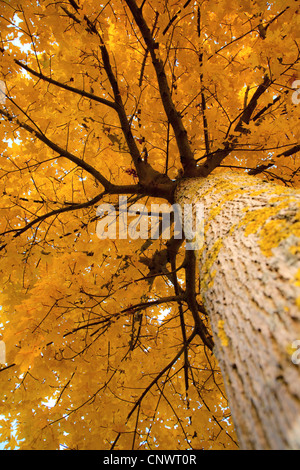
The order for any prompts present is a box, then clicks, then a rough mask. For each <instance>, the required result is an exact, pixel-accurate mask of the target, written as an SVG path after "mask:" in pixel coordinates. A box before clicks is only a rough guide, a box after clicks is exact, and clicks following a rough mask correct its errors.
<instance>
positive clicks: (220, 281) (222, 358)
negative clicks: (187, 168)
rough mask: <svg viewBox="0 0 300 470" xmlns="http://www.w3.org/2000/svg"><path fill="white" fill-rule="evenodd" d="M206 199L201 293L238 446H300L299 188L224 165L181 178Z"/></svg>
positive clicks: (197, 197) (188, 197)
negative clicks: (299, 354)
mask: <svg viewBox="0 0 300 470" xmlns="http://www.w3.org/2000/svg"><path fill="white" fill-rule="evenodd" d="M175 198H176V202H177V203H179V204H181V205H183V204H186V203H196V202H202V203H203V204H204V223H205V228H204V243H203V246H202V247H201V248H200V249H199V251H198V253H197V257H198V260H199V274H200V286H201V292H200V293H201V296H202V299H203V302H204V305H205V307H206V310H207V312H208V313H209V316H210V322H211V328H212V331H213V336H214V341H215V347H214V353H215V355H216V357H217V359H218V362H219V365H220V368H221V371H222V373H223V379H224V383H225V387H226V392H227V396H228V400H229V405H230V408H231V412H232V416H233V420H234V423H235V427H236V432H237V435H238V439H239V442H240V446H241V448H243V449H300V365H297V364H295V363H294V362H295V361H294V362H293V360H292V359H293V357H295V351H296V350H295V348H294V346H293V343H294V341H295V340H299V339H300V192H299V191H295V190H292V189H287V188H284V187H281V186H277V185H273V184H270V183H266V182H263V181H262V180H261V179H258V178H257V177H253V176H248V175H241V174H234V173H223V174H222V175H216V176H210V177H209V178H207V179H204V178H194V179H184V180H182V181H181V182H180V183H179V185H178V187H177V190H176V193H175Z"/></svg>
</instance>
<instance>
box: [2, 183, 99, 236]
mask: <svg viewBox="0 0 300 470" xmlns="http://www.w3.org/2000/svg"><path fill="white" fill-rule="evenodd" d="M105 193H106V192H105V191H104V192H103V193H101V194H98V196H96V197H94V198H93V199H91V200H90V201H87V202H83V203H81V204H70V205H69V206H67V207H62V208H60V209H55V210H53V211H50V212H48V213H47V214H43V215H40V216H39V217H37V218H36V219H34V220H32V221H31V222H29V223H28V224H26V225H25V226H24V227H23V228H21V229H12V230H7V231H6V232H3V233H1V235H6V234H7V233H11V232H16V233H15V235H14V238H16V237H19V236H20V235H21V234H22V233H24V232H26V231H27V230H29V229H30V228H31V227H33V225H36V224H38V223H40V222H43V221H44V220H45V219H48V218H49V217H52V216H53V215H58V214H63V213H64V212H70V211H73V210H79V209H85V208H87V207H90V206H93V205H94V204H96V203H97V202H99V201H100V199H101V198H102V197H103V196H104V194H105Z"/></svg>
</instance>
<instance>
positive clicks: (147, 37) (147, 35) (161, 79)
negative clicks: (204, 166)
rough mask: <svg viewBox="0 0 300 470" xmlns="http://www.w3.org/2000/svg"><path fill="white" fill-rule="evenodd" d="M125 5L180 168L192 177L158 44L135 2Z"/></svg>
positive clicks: (188, 148) (190, 159)
mask: <svg viewBox="0 0 300 470" xmlns="http://www.w3.org/2000/svg"><path fill="white" fill-rule="evenodd" d="M126 3H127V5H128V7H129V9H130V11H131V13H132V15H133V17H134V19H135V22H136V24H137V26H138V27H139V29H140V32H141V34H142V36H143V38H144V41H145V43H146V46H147V48H148V50H149V52H150V55H151V59H152V63H153V66H154V69H155V73H156V77H157V82H158V86H159V92H160V96H161V100H162V104H163V106H164V110H165V113H166V115H167V118H168V120H169V122H170V124H171V126H172V128H173V131H174V135H175V138H176V142H177V146H178V149H179V153H180V158H181V162H182V166H183V168H184V171H185V175H186V176H192V175H193V174H194V172H195V168H196V161H195V159H194V155H193V152H192V149H191V146H190V144H189V141H188V137H187V132H186V129H185V127H184V125H183V122H182V119H181V115H180V113H179V112H178V111H177V110H176V107H175V105H174V103H173V100H172V95H171V91H170V88H169V85H168V80H167V77H166V73H165V69H164V64H163V61H162V60H161V59H160V58H159V57H158V54H157V49H158V44H157V43H156V42H155V40H154V38H153V36H152V34H151V31H150V29H149V28H148V25H147V23H146V21H145V20H144V17H143V14H142V11H141V10H140V9H139V8H138V6H137V4H136V2H135V0H126Z"/></svg>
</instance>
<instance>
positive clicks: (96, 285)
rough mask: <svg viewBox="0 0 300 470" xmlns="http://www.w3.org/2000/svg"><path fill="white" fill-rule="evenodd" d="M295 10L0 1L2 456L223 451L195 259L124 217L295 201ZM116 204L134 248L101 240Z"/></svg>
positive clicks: (298, 113) (223, 407)
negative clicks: (205, 197)
mask: <svg viewBox="0 0 300 470" xmlns="http://www.w3.org/2000/svg"><path fill="white" fill-rule="evenodd" d="M299 13H300V5H299V2H298V0H274V1H270V2H265V1H262V0H244V1H240V0H233V1H231V2H226V1H225V0H215V1H207V0H197V1H190V0H186V1H185V2H184V1H180V0H174V1H173V0H153V1H151V2H149V1H147V0H143V1H141V0H139V1H138V2H137V3H136V1H135V0H107V1H104V2H100V3H99V2H97V1H95V0H84V1H83V0H65V1H60V0H52V1H50V0H39V1H37V0H28V1H26V2H25V1H23V2H22V1H20V0H18V1H17V0H0V57H1V62H0V80H1V88H0V133H1V141H0V181H1V204H0V257H1V263H0V272H1V290H0V305H1V310H0V315H1V317H0V328H1V330H0V331H1V333H2V340H3V341H4V343H5V349H6V359H5V363H4V364H2V366H1V368H0V380H1V395H0V397H1V400H0V417H1V419H0V429H1V441H2V442H5V445H6V447H7V448H11V449H13V448H22V449H64V448H66V449H236V448H238V443H237V439H236V437H235V431H234V428H233V424H232V421H231V417H230V409H229V406H228V402H227V398H226V395H225V391H224V386H223V380H222V377H221V374H220V370H219V367H218V364H217V361H216V359H215V357H214V355H213V343H212V339H211V333H210V327H209V318H208V316H207V312H206V310H205V307H204V305H203V303H202V299H201V293H200V290H199V289H200V284H201V283H200V280H199V273H198V272H197V270H196V268H195V266H194V264H193V262H192V259H191V256H192V252H191V251H189V250H185V241H184V240H181V239H177V238H176V237H174V233H173V232H172V233H171V236H170V237H169V238H164V237H163V236H161V237H158V238H155V237H151V234H150V227H149V231H148V232H147V233H146V236H144V237H143V238H142V237H139V236H138V235H139V230H138V226H139V223H140V220H138V218H137V217H138V215H137V212H138V211H142V209H141V207H142V208H143V207H144V208H145V210H146V209H148V210H149V211H150V208H151V204H154V203H155V204H162V203H166V204H169V205H170V204H173V203H174V191H175V188H176V184H177V182H178V181H179V179H180V178H182V177H184V178H190V177H208V176H209V175H210V174H211V173H212V172H214V173H218V172H223V171H225V170H226V171H235V172H237V173H243V174H247V173H248V174H250V175H251V174H252V175H258V177H260V178H262V179H263V180H267V181H275V182H277V183H279V184H281V185H282V186H285V187H295V188H297V187H298V186H299V182H300V179H299V176H300V172H299V170H300V162H299V150H300V127H299V117H300V94H299V89H300V66H299V59H300V38H299V31H300V15H299ZM120 196H122V197H123V198H124V199H122V201H126V202H127V204H128V207H132V211H133V213H132V214H131V215H130V214H128V223H131V224H132V225H131V226H132V228H133V229H136V231H135V233H136V234H137V236H136V237H127V238H126V237H119V236H116V237H115V238H106V239H100V238H99V233H98V235H97V224H98V223H99V220H101V215H103V214H101V213H99V212H97V207H98V206H101V205H102V204H110V205H112V206H113V207H114V208H115V210H116V215H117V226H118V227H119V225H120V219H121V216H122V212H121V210H120V209H121V207H120ZM125 198H127V199H125ZM138 204H141V205H140V206H138ZM134 211H135V212H136V213H134ZM159 220H160V219H159V218H158V219H156V221H157V224H158V225H159ZM134 224H136V225H134ZM98 227H99V226H98ZM140 235H142V234H141V233H140ZM200 276H201V273H200Z"/></svg>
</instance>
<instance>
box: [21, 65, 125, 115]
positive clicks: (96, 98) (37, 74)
mask: <svg viewBox="0 0 300 470" xmlns="http://www.w3.org/2000/svg"><path fill="white" fill-rule="evenodd" d="M15 63H16V64H17V65H19V66H20V67H22V68H23V69H24V70H26V71H27V72H28V73H30V74H31V75H34V76H35V77H37V78H39V79H40V80H44V81H45V82H48V83H51V84H52V85H55V86H57V87H59V88H63V89H64V90H68V91H71V92H72V93H76V94H78V95H80V96H84V97H85V98H88V99H90V100H93V101H97V102H98V103H101V104H104V105H106V106H109V107H110V108H113V109H114V110H116V109H117V106H116V103H114V102H113V101H109V100H106V99H105V98H101V97H100V96H97V95H94V94H93V93H88V92H87V91H84V90H80V89H79V88H75V87H72V86H70V85H66V84H64V83H61V82H58V81H57V80H54V79H53V78H50V77H47V76H46V75H44V74H43V73H41V72H36V71H35V70H33V69H32V68H30V67H29V66H28V65H25V64H23V63H22V62H20V61H19V60H17V59H15Z"/></svg>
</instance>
